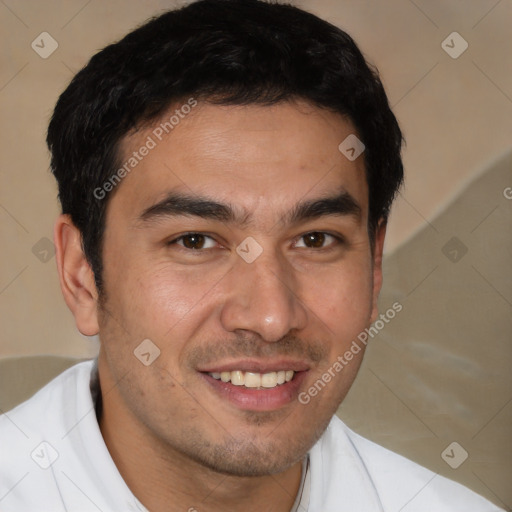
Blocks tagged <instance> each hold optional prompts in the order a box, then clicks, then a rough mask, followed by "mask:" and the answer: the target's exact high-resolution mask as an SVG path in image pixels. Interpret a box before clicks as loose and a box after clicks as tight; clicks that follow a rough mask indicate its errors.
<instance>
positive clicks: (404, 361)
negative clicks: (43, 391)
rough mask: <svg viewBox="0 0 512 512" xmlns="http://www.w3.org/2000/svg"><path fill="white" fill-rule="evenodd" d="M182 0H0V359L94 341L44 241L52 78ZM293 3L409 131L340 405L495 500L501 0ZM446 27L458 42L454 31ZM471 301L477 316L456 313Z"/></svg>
mask: <svg viewBox="0 0 512 512" xmlns="http://www.w3.org/2000/svg"><path fill="white" fill-rule="evenodd" d="M183 3H185V2H173V1H161V0H160V1H156V0H147V1H144V2H141V1H138V0H137V1H136V0H123V1H121V0H110V1H99V0H92V1H89V2H88V1H87V0H76V1H75V0H73V1H65V2H64V1H47V2H39V1H36V0H18V1H14V0H3V1H2V2H0V33H1V34H2V42H3V44H2V48H1V49H0V59H1V65H0V130H1V131H0V155H1V159H0V244H1V245H0V246H1V248H2V251H1V265H0V317H1V322H0V358H7V357H11V356H19V355H34V354H55V355H67V356H76V357H87V356H93V355H94V354H95V353H96V350H97V344H96V341H95V340H88V339H85V338H84V337H83V336H81V335H80V334H79V333H78V332H77V331H76V329H75V327H74V323H73V320H72V317H71V315H70V314H69V312H68V311H67V309H66V307H65V305H64V303H63V300H62V299H61V296H60V291H59V287H58V282H57V275H56V271H55V258H53V257H52V253H51V250H52V246H51V244H50V242H49V241H48V240H46V239H51V238H52V226H53V221H54V218H55V216H56V215H57V214H58V204H57V200H56V186H55V183H54V181H53V178H52V177H51V175H50V174H49V171H48V154H47V151H46V148H45V144H44V137H45V130H46V125H47V122H48V119H49V116H50V115H51V111H52V107H53V105H54V104H55V101H56V99H57V97H58V95H59V94H60V92H62V90H63V89H64V87H65V86H66V84H67V83H68V82H69V80H70V79H71V77H72V76H73V73H74V72H76V71H78V70H79V69H80V68H81V67H82V66H83V65H84V64H85V63H86V62H87V60H88V59H89V58H90V56H91V55H92V54H93V53H94V52H96V51H97V50H98V49H100V48H102V47H103V46H104V45H106V44H108V43H109V42H111V41H112V40H115V39H117V38H119V37H121V36H122V35H124V33H125V32H127V31H128V30H129V29H130V28H133V27H134V26H136V25H137V24H140V23H141V22H143V21H144V20H145V19H147V18H148V17H150V16H152V15H154V14H158V13H159V12H161V11H162V10H164V9H168V8H172V7H173V6H175V5H178V4H183ZM292 3H294V4H296V5H299V6H302V7H304V8H306V9H308V10H310V11H312V12H314V13H316V14H319V15H320V16H322V17H324V18H326V19H328V20H330V21H331V22H333V23H335V24H337V25H338V26H340V27H342V28H344V29H345V30H347V31H348V32H349V33H350V34H351V35H352V36H353V37H354V38H355V39H356V41H357V42H358V44H359V45H360V47H361V49H362V50H363V52H364V53H365V55H366V56H367V57H368V59H369V60H370V61H371V62H373V63H375V64H376V65H377V66H378V68H379V70H380V72H381V75H382V77H383V81H384V83H385V86H386V88H387V91H388V95H389V98H390V103H391V104H392V105H393V106H394V111H395V113H396V115H397V117H398V118H399V121H400V123H401V125H402V128H403V130H404V134H405V137H406V139H407V146H406V148H405V151H404V159H405V164H406V171H407V181H406V187H405V188H404V190H403V192H402V195H401V197H399V199H398V201H397V204H396V206H395V209H394V211H393V215H392V220H391V225H390V229H389V235H388V241H387V266H386V278H387V281H386V283H385V289H384V291H383V299H382V300H383V307H384V309H386V308H387V307H389V304H391V303H392V302H393V301H394V300H397V299H398V300H401V301H403V302H404V312H403V313H401V317H400V319H399V320H398V319H397V320H396V321H395V322H394V323H393V324H392V325H391V324H390V327H389V328H388V327H386V330H385V332H382V333H381V334H380V335H379V343H380V341H382V343H381V344H377V343H376V344H375V345H374V346H375V347H376V348H373V347H372V348H371V349H370V352H369V354H368V360H367V363H366V364H365V367H364V368H363V373H362V374H361V377H360V378H359V379H358V382H357V384H356V387H355V389H354V392H353V393H352V394H351V395H350V397H349V399H348V400H347V403H346V404H344V406H343V407H342V413H343V414H345V415H346V416H347V421H348V422H349V423H351V424H353V425H354V426H356V427H357V428H358V430H359V431H361V432H362V433H364V434H365V435H367V436H368V437H371V438H373V439H376V440H378V441H379V442H381V443H382V444H385V445H387V446H390V447H392V448H393V449H396V450H398V451H401V452H403V453H406V454H407V455H409V456H413V457H414V458H415V459H416V460H419V461H420V462H422V463H423V464H425V465H428V466H429V467H431V468H433V469H435V470H436V471H440V472H443V473H444V474H447V475H448V476H449V477H451V478H454V479H459V480H461V481H464V482H465V483H467V484H468V485H470V486H471V487H473V488H475V489H476V490H478V492H480V493H482V494H485V495H486V496H488V497H489V498H491V499H493V500H494V501H495V502H496V503H501V504H502V505H503V504H504V503H505V504H508V506H509V507H511V506H512V492H511V490H510V488H509V487H510V486H509V485H508V482H509V481H510V477H511V463H510V461H511V460H512V447H511V436H510V434H509V432H510V426H511V414H512V401H511V399H512V389H511V382H510V378H509V375H510V373H511V372H510V363H511V362H512V361H511V351H512V349H511V348H510V340H511V339H512V326H511V323H510V320H509V318H510V314H511V309H512V282H511V279H510V261H512V260H511V258H512V242H511V241H512V235H511V234H510V233H511V231H510V228H511V227H512V226H511V225H510V219H511V218H512V200H507V198H506V197H505V195H504V191H505V190H506V189H507V187H512V170H511V169H512V163H511V160H510V158H509V159H508V160H507V159H506V156H505V155H506V154H507V152H509V151H510V150H511V148H512V52H511V51H510V46H511V44H510V42H511V38H510V27H511V26H512V2H511V1H510V0H501V1H499V0H492V1H491V0H465V1H462V0H431V1H426V0H424V1H421V0H415V1H414V2H413V1H412V0H389V1H376V0H373V1H370V0H366V1H361V0H357V1H356V0H350V1H348V0H347V1H341V0H315V1H313V0H302V1H297V2H292ZM454 31H456V32H458V33H459V34H460V35H461V36H462V37H463V38H464V40H465V41H467V43H468V48H467V50H466V51H465V52H464V53H462V54H461V55H460V56H459V57H458V58H456V59H454V58H452V57H450V56H449V55H448V53H446V51H445V50H444V49H443V47H442V42H443V41H444V40H445V39H446V38H447V36H448V35H449V34H451V33H452V32H454ZM42 32H48V33H49V34H50V35H51V36H52V37H53V38H54V39H55V40H56V41H57V43H58V48H57V49H56V51H55V52H54V53H53V54H52V55H50V56H49V57H48V58H47V59H43V58H41V57H40V56H39V55H38V54H37V53H36V52H35V51H34V50H33V49H32V48H31V43H32V41H34V40H36V42H37V41H40V38H38V37H37V36H39V35H40V34H41V33H42ZM45 37H46V36H45ZM47 44H48V43H47ZM447 44H448V45H451V46H454V48H453V49H452V51H456V50H458V49H459V48H461V46H460V42H458V41H457V40H456V39H455V40H454V42H453V43H452V42H451V40H450V38H448V41H447ZM40 51H42V49H40ZM503 158H504V159H503ZM479 177H480V179H481V181H480V182H478V181H477V182H474V180H477V179H478V178H479ZM471 183H476V185H475V184H473V186H469V185H470V184H471ZM468 187H469V188H468ZM468 191H469V192H468ZM484 191H485V193H484ZM468 194H469V196H468ZM511 195H512V191H511ZM468 197H470V200H468ZM450 212H451V213H450ZM477 235H478V237H480V238H478V239H477V238H475V237H476V236H477ZM453 237H455V238H456V239H457V240H458V241H459V242H461V243H462V244H463V246H464V247H466V248H469V251H468V253H467V255H464V256H463V258H464V259H461V260H460V263H459V262H458V261H452V260H450V257H452V258H455V259H457V258H459V257H460V254H461V251H462V252H463V248H462V247H461V246H460V245H455V246H450V245H448V246H446V244H447V243H448V242H449V240H450V239H451V238H453ZM475 240H476V241H475ZM452 243H455V244H457V243H458V242H452ZM454 250H455V251H456V252H457V251H459V254H458V255H457V256H454V253H453V251H454ZM450 251H451V252H450ZM450 254H451V256H450ZM426 255H427V256H428V257H426ZM432 269H434V270H432ZM430 272H433V273H432V278H431V277H429V276H430V275H431V274H430ZM477 275H479V276H480V277H475V276H477ZM451 278H454V279H455V278H456V279H455V281H450V279H451ZM479 279H480V281H478V280H479ZM463 284H464V286H463ZM411 294H412V295H411ZM411 297H412V298H413V299H414V301H413V302H411ZM461 297H465V299H468V297H470V298H471V299H472V300H470V301H469V302H468V300H461ZM408 300H409V305H411V304H412V306H411V307H409V309H408V308H405V305H406V304H407V301H408ZM433 304H438V305H439V307H437V308H436V307H434V308H433V307H431V306H432V305H433ZM448 313H449V314H448ZM477 318H478V319H480V318H482V321H481V322H480V321H478V322H475V326H474V327H475V328H470V329H469V330H468V329H466V331H461V330H458V329H457V328H456V326H457V325H465V326H466V328H467V327H468V326H471V325H472V324H471V321H475V320H476V319H477ZM490 319H492V320H493V321H492V322H491V321H490ZM468 322H469V323H468ZM453 325H455V328H454V329H452V330H451V331H450V326H452V327H453ZM477 327H479V328H480V330H479V329H478V328H477ZM403 333H410V338H408V336H409V334H407V336H404V334H403ZM476 333H478V336H479V337H477V338H475V339H471V336H472V335H474V336H476ZM400 336H402V337H401V338H400ZM394 340H398V341H394ZM386 343H387V344H388V345H386ZM484 345H485V348H482V347H483V346H484ZM386 346H388V349H385V347H386ZM389 347H391V348H389ZM429 347H430V348H429ZM431 347H434V348H433V349H432V348H431ZM478 347H480V348H478ZM464 354H467V357H466V358H464V357H463V355H464ZM442 366H446V368H445V371H444V372H443V373H442V374H441V373H439V372H441V370H440V368H441V367H442ZM390 368H394V369H395V371H391V372H390ZM403 368H408V370H407V372H402V371H401V370H403ZM433 369H436V371H437V372H438V373H436V371H433ZM461 373H462V377H461ZM400 376H402V377H403V378H402V379H401V378H400ZM376 379H377V380H376ZM461 379H462V380H461ZM464 379H466V380H464ZM441 382H442V386H441V385H440V383H441ZM461 386H462V387H461ZM461 389H462V391H461ZM404 390H405V392H404ZM466 390H467V392H466ZM468 394H471V396H468ZM473 396H474V397H475V398H474V399H473V398H472V397H473ZM361 404H371V405H372V407H371V410H368V409H369V408H368V407H364V406H363V405H361ZM450 404H451V406H450ZM427 405H428V407H427ZM343 408H344V410H343ZM418 418H419V419H418ZM482 428H485V429H487V430H484V431H482ZM481 431H482V432H484V434H481V433H480V432H481ZM476 434H478V436H477V435H476ZM453 440H458V442H459V443H460V444H461V445H462V446H464V447H465V448H466V449H467V450H468V452H469V458H468V461H467V462H465V463H464V464H463V465H461V467H460V469H457V470H453V469H451V468H449V467H448V466H447V465H446V464H445V463H444V461H443V460H442V459H441V457H440V454H441V452H442V450H443V449H444V448H445V446H446V445H448V443H449V442H451V441H453Z"/></svg>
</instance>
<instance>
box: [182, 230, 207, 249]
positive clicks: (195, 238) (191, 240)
mask: <svg viewBox="0 0 512 512" xmlns="http://www.w3.org/2000/svg"><path fill="white" fill-rule="evenodd" d="M204 239H205V237H204V235H200V234H198V233H192V234H191V235H186V236H184V237H183V245H184V246H185V247H186V248H187V249H201V248H202V247H203V246H204V241H205V240H204Z"/></svg>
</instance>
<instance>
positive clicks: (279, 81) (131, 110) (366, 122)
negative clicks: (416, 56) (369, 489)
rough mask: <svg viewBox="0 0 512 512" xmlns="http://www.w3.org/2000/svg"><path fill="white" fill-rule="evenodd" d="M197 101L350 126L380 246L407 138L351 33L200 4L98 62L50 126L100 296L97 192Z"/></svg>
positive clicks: (247, 3) (55, 165) (102, 207)
mask: <svg viewBox="0 0 512 512" xmlns="http://www.w3.org/2000/svg"><path fill="white" fill-rule="evenodd" d="M192 96H193V97H194V98H195V99H198V100H204V101H208V102H212V103H214V104H222V105H249V104H260V105H272V104H276V103H279V102H283V101H290V100H294V99H302V100H306V101H307V102H309V103H310V104H313V105H315V106H318V107H321V108H325V109H328V110H330V111H332V112H336V113H339V114H341V115H343V116H346V117H347V118H348V119H350V120H351V122H352V123H353V124H354V126H355V128H356V130H357V135H358V137H359V138H360V139H361V140H362V142H363V143H364V145H365V146H366V149H365V153H364V158H365V169H366V178H367V182H368V186H369V225H368V229H369V232H370V238H371V239H373V233H374V230H375V228H376V226H377V223H378V221H379V220H380V219H381V218H384V219H386V218H387V216H388V213H389V208H390V206H391V203H392V201H393V199H394V196H395V194H396V193H397V191H398V189H399V187H400V185H401V183H402V180H403V165H402V160H401V146H402V134H401V131H400V128H399V126H398V123H397V121H396V118H395V116H394V115H393V113H392V112H391V109H390V107H389V104H388V100H387V97H386V94H385V92H384V88H383V86H382V83H381V81H380V79H379V76H378V73H377V71H376V70H375V69H374V68H373V67H371V66H370V65H368V64H367V62H366V61H365V59H364V57H363V55H362V54H361V52H360V51H359V49H358V47H357V46H356V44H355V43H354V41H353V40H352V38H351V37H350V36H349V35H348V34H346V33H345V32H344V31H343V30H341V29H339V28H337V27H335V26H334V25H332V24H330V23H328V22H326V21H324V20H322V19H320V18H318V17H317V16H314V15H313V14H310V13H308V12H305V11H303V10H301V9H299V8H297V7H294V6H292V5H288V4H279V3H270V2H267V1H262V0H200V1H197V2H194V3H192V4H189V5H187V6H185V7H182V8H180V9H177V10H173V11H168V12H166V13H164V14H162V15H161V16H159V17H156V18H153V19H151V20H149V21H148V22H146V23H145V24H144V25H142V26H141V27H139V28H137V29H136V30H134V31H133V32H131V33H129V34H128V35H126V36H125V37H124V38H123V39H121V40H120V41H119V42H117V43H115V44H111V45H109V46H107V47H106V48H104V49H103V50H101V51H100V52H99V53H97V54H96V55H94V56H93V57H92V58H91V60H90V61H89V63H88V64H87V66H85V67H84V68H83V69H82V70H81V71H80V72H79V73H77V75H76V76H75V77H74V78H73V80H72V81H71V83H70V84H69V86H68V87H67V88H66V90H65V91H64V92H63V93H62V95H61V96H60V98H59V100H58V102H57V104H56V107H55V111H54V113H53V116H52V119H51V122H50V124H49V128H48V137H47V143H48V147H49V149H50V151H51V153H52V159H51V168H52V172H53V174H54V175H55V177H56V179H57V181H58V186H59V199H60V201H61V204H62V211H63V213H66V214H69V215H70V217H71V219H72V221H73V223H74V224H75V226H76V227H77V228H78V229H79V230H80V232H81V235H82V245H83V249H84V253H85V255H86V257H87V260H88V262H89V263H90V265H91V267H92V270H93V272H94V275H95V280H96V284H97V286H98V289H99V290H101V285H102V280H101V276H102V255H101V252H102V251H101V249H102V239H103V233H104V229H105V212H106V206H107V200H102V199H98V198H97V197H96V194H94V193H93V191H94V190H96V189H97V188H98V187H101V186H102V184H104V183H105V181H106V180H107V179H108V178H109V177H111V176H112V175H113V173H114V172H115V170H116V169H117V167H118V166H119V165H120V155H119V154H118V148H119V143H120V141H121V140H122V138H123V137H124V136H125V135H127V134H128V133H129V132H131V131H132V130H134V129H137V128H138V127H140V126H142V125H147V124H148V123H151V122H152V121H155V120H157V119H158V118H159V117H161V116H162V115H163V114H164V113H165V112H166V110H167V109H169V108H170V106H171V105H172V104H175V103H176V102H179V101H185V100H186V99H187V98H190V97H192ZM340 142H341V141H340Z"/></svg>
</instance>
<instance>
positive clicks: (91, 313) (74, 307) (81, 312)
mask: <svg viewBox="0 0 512 512" xmlns="http://www.w3.org/2000/svg"><path fill="white" fill-rule="evenodd" d="M53 235H54V241H55V248H56V256H57V271H58V273H59V279H60V287H61V291H62V295H63V296H64V300H65V301H66V304H67V305H68V307H69V309H70V310H71V312H72V313H73V316H74V317H75V322H76V326H77V328H78V330H79V331H80V332H81V333H82V334H84V335H85V336H94V335H96V334H98V332H99V326H98V309H97V303H98V293H97V289H96V284H95V281H94V274H93V271H92V269H91V267H90V265H89V263H88V261H87V259H86V257H85V254H84V252H83V250H82V236H81V233H80V231H79V230H78V229H77V228H76V226H75V225H74V224H73V222H72V220H71V218H70V216H69V215H60V216H59V217H58V219H57V221H56V223H55V228H54V234H53Z"/></svg>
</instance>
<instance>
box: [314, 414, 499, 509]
mask: <svg viewBox="0 0 512 512" xmlns="http://www.w3.org/2000/svg"><path fill="white" fill-rule="evenodd" d="M316 449H317V450H318V454H317V457H318V456H320V457H321V459H322V460H323V463H324V465H326V464H327V465H328V466H329V470H328V474H326V471H325V470H324V471H323V473H324V477H325V478H335V479H342V478H343V479H345V478H348V477H347V475H346V470H345V468H346V464H345V461H344V460H343V458H348V460H349V461H351V462H350V464H351V465H352V466H353V468H357V478H358V480H366V482H365V483H364V484H361V483H358V482H353V484H352V485H356V486H363V487H364V486H366V488H367V491H366V492H367V493H368V492H370V491H369V490H371V492H373V493H374V494H375V501H376V502H380V506H381V508H375V510H385V511H386V512H388V511H389V512H395V511H398V510H400V511H401V512H431V511H432V510H435V511H436V512H449V511H450V512H454V511H460V510H464V511H465V512H498V511H499V510H501V509H499V508H498V507H496V506H495V505H493V504H492V503H490V502H489V501H487V500H486V499H485V498H483V497H481V496H479V495H478V494H476V493H474V492H473V491H471V490H469V489H468V488H466V487H464V486H463V485H460V484H458V483H456V482H453V481H451V480H449V479H447V478H445V477H442V476H440V475H438V474H436V473H434V472H432V471H430V470H428V469H426V468H424V467H422V466H420V465H419V464H416V463H415V462H412V461H410V460H409V459H406V458H405V457H402V456H401V455H398V454H396V453H394V452H392V451H390V450H388V449H386V448H384V447H382V446H379V445H377V444H376V443H374V442H372V441H369V440H368V439H365V438H363V437H362V436H360V435H358V434H356V433H355V432H353V431H352V430H350V429H349V428H348V427H347V426H346V425H345V424H344V423H343V422H342V421H341V420H340V419H339V418H337V417H334V418H333V419H332V421H331V423H330V424H329V428H328V429H327V430H326V432H325V433H324V435H323V436H322V438H321V439H320V441H319V442H318V443H317V445H316ZM325 469H327V468H325ZM330 475H333V476H332V477H331V476H330ZM333 484H334V485H332V489H333V492H336V491H335V490H336V489H338V488H339V484H337V483H335V482H333ZM361 488H362V487H361Z"/></svg>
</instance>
